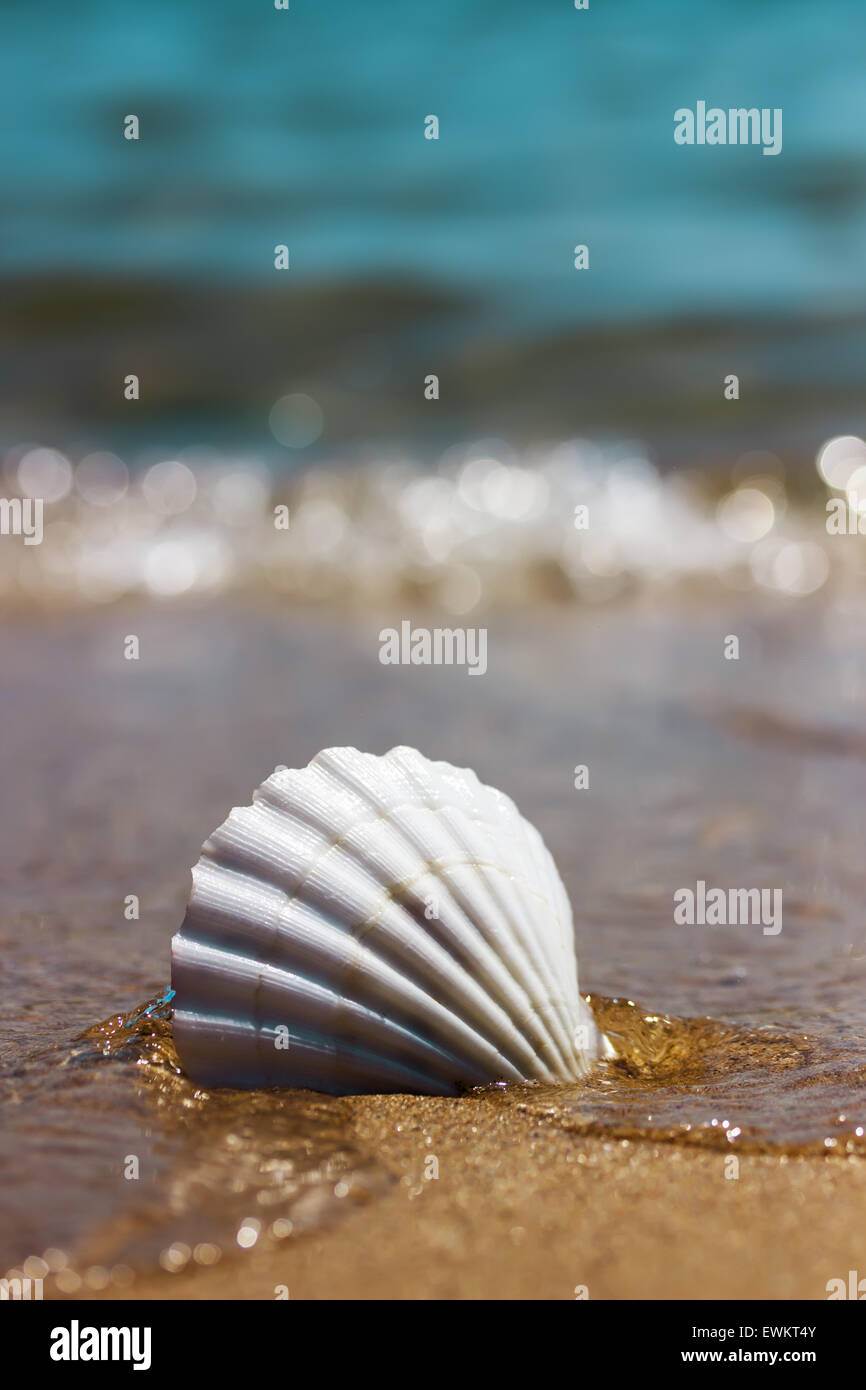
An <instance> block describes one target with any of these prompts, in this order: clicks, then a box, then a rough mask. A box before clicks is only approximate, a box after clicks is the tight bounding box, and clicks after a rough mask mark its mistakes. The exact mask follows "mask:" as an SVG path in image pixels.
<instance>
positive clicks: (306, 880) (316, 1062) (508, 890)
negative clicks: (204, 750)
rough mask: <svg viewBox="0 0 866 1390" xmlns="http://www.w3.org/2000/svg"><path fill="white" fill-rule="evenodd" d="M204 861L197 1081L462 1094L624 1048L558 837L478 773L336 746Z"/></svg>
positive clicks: (183, 995)
mask: <svg viewBox="0 0 866 1390" xmlns="http://www.w3.org/2000/svg"><path fill="white" fill-rule="evenodd" d="M192 874H193V890H192V896H191V897H190V901H189V905H188V907H187V911H186V916H185V918H184V921H183V925H182V926H181V928H180V931H179V932H178V933H177V935H176V936H175V937H174V939H173V941H172V986H173V988H174V990H175V991H176V997H175V1008H174V1037H175V1043H176V1046H177V1050H178V1055H179V1057H180V1061H181V1064H182V1066H183V1068H184V1070H185V1071H186V1072H187V1074H188V1075H189V1076H190V1077H191V1078H192V1079H193V1080H194V1081H197V1082H200V1083H201V1084H203V1085H208V1086H302V1087H307V1088H310V1089H312V1090H316V1091H329V1092H331V1093H332V1094H335V1095H343V1094H347V1093H361V1092H384V1091H407V1092H420V1093H426V1094H434V1095H454V1094H456V1093H457V1092H458V1091H459V1090H460V1088H461V1087H466V1086H472V1085H477V1084H480V1083H486V1082H492V1081H508V1080H519V1079H521V1078H523V1079H537V1080H542V1081H555V1080H569V1079H573V1078H575V1077H579V1076H582V1075H583V1074H584V1073H585V1072H586V1071H587V1070H588V1069H589V1067H590V1066H591V1065H592V1063H593V1062H594V1061H595V1060H596V1059H597V1058H599V1057H600V1056H609V1055H612V1049H611V1047H610V1044H609V1043H608V1041H607V1039H606V1038H604V1037H603V1035H602V1034H601V1033H600V1032H599V1030H598V1028H597V1027H596V1025H595V1022H594V1020H593V1018H592V1014H591V1013H590V1011H589V1008H588V1007H587V1005H586V1003H585V1001H584V1000H583V999H582V998H581V996H580V994H579V992H578V984H577V959H576V956H575V949H574V936H573V930H572V920H571V909H570V907H569V903H568V898H567V896H566V893H565V889H564V888H563V886H562V882H561V880H560V878H559V874H558V873H557V871H556V866H555V865H554V863H553V860H552V858H551V856H550V853H549V852H548V850H547V847H546V846H545V844H544V841H543V840H542V838H541V836H540V835H539V833H538V831H537V830H536V829H535V828H534V826H532V825H530V824H529V822H528V821H526V820H524V819H523V817H522V816H521V815H520V813H519V811H518V810H517V808H516V806H515V805H514V803H513V802H512V801H511V800H510V799H509V798H508V797H507V796H505V795H504V794H503V793H502V792H499V791H496V790H494V789H493V788H492V787H486V786H484V785H483V784H482V783H481V782H479V781H478V778H477V777H476V776H475V774H474V772H470V771H468V770H463V769H459V768H455V767H451V765H450V764H449V763H444V762H437V763H433V762H428V760H427V759H426V758H424V757H422V755H421V754H420V753H418V752H416V751H415V749H413V748H393V749H392V750H391V752H390V753H386V754H385V755H384V757H376V756H374V755H373V754H370V753H359V752H358V751H357V749H355V748H328V749H325V750H324V752H322V753H319V755H318V757H316V758H314V759H313V761H312V762H311V763H310V765H309V766H308V767H306V768H304V769H302V770H300V771H288V770H286V769H283V770H278V771H276V772H274V773H273V774H272V776H270V777H269V778H268V779H267V781H266V782H265V783H264V784H263V785H262V786H261V787H260V788H259V790H258V791H257V792H256V793H255V796H254V798H253V805H252V806H243V807H236V808H235V809H234V810H233V811H232V812H231V814H230V815H229V817H228V820H226V822H225V823H224V824H223V825H221V826H220V828H219V829H218V830H216V831H215V832H214V834H213V835H212V836H211V837H210V839H209V840H207V841H206V842H205V844H204V846H203V848H202V854H201V858H200V859H199V862H198V863H197V864H196V866H195V868H194V869H193V871H192Z"/></svg>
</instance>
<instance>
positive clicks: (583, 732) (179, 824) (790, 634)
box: [0, 595, 866, 1299]
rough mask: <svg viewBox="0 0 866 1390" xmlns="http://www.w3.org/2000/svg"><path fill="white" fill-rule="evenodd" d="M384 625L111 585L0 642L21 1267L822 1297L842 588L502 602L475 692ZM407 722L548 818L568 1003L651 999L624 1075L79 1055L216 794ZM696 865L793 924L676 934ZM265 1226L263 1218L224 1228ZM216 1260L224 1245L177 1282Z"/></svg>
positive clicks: (844, 718)
mask: <svg viewBox="0 0 866 1390" xmlns="http://www.w3.org/2000/svg"><path fill="white" fill-rule="evenodd" d="M389 619H390V620H391V621H393V619H394V614H393V613H383V614H381V615H380V614H376V615H367V616H365V617H363V618H359V617H357V616H352V617H349V616H346V617H340V616H339V615H336V614H334V613H331V614H324V613H313V612H309V613H304V612H303V611H300V610H293V611H291V612H286V611H282V610H281V609H280V608H279V607H278V606H276V605H271V606H262V605H259V606H255V607H254V606H252V605H244V604H242V603H238V604H235V605H227V604H219V605H216V604H214V605H207V604H198V605H192V604H190V605H177V606H173V607H166V608H162V609H161V608H157V607H149V606H144V605H142V606H140V607H138V606H132V605H129V606H124V607H116V608H115V607H112V608H106V609H105V610H101V611H98V612H95V613H93V612H91V613H81V614H75V615H65V616H64V617H62V618H61V617H59V616H58V617H56V618H45V619H43V620H39V621H35V622H34V621H32V620H30V621H28V622H26V623H25V622H21V623H15V622H9V623H7V624H6V626H5V627H4V628H3V629H2V632H0V671H2V681H3V687H4V689H3V693H4V709H5V711H6V720H7V730H8V731H9V732H10V734H13V735H14V736H13V737H11V738H10V739H9V740H8V742H7V745H6V748H5V749H4V767H5V771H6V776H5V778H4V780H3V783H2V785H0V821H2V826H3V831H4V834H3V840H2V845H0V857H2V860H3V863H4V868H5V876H4V887H3V896H2V916H0V925H2V935H3V960H4V983H5V987H4V996H3V999H2V1001H0V1025H2V1053H0V1059H2V1071H0V1089H2V1092H3V1102H4V1116H5V1122H4V1132H3V1133H0V1178H2V1187H0V1192H2V1193H5V1196H3V1197H2V1198H0V1204H2V1216H3V1221H2V1230H3V1236H2V1245H3V1249H2V1255H3V1258H4V1259H5V1262H6V1267H7V1268H8V1267H9V1265H10V1263H11V1262H12V1261H19V1260H20V1261H22V1262H23V1261H24V1260H25V1259H26V1258H27V1256H28V1255H29V1256H31V1257H32V1256H39V1255H40V1254H41V1252H43V1251H44V1250H46V1249H47V1248H48V1247H52V1248H54V1249H57V1248H60V1249H61V1250H62V1251H64V1252H67V1253H68V1255H69V1258H70V1261H71V1263H72V1264H73V1266H74V1267H76V1268H81V1269H85V1267H86V1266H87V1265H88V1263H89V1265H90V1267H91V1272H92V1270H93V1268H94V1267H95V1268H97V1269H99V1270H102V1269H103V1268H104V1269H106V1270H108V1271H109V1273H108V1274H107V1275H106V1276H105V1278H104V1279H103V1278H102V1277H101V1276H100V1277H99V1278H95V1277H94V1279H92V1280H91V1282H90V1283H88V1282H87V1280H85V1282H84V1284H83V1285H82V1286H81V1287H79V1288H76V1289H73V1288H71V1287H69V1288H67V1290H66V1292H67V1294H68V1295H69V1296H73V1297H81V1296H94V1297H100V1298H107V1297H124V1296H126V1297H154V1298H156V1297H160V1298H161V1297H191V1298H210V1297H237V1298H268V1299H271V1298H274V1297H275V1296H276V1294H275V1290H276V1289H277V1288H278V1286H279V1287H285V1288H286V1289H287V1290H288V1292H289V1294H290V1296H291V1297H293V1298H305V1297H310V1298H342V1297H395V1298H399V1297H406V1298H417V1297H473V1298H475V1297H490V1298H500V1297H504V1298H508V1297H520V1298H535V1297H543V1298H573V1297H574V1296H575V1295H574V1290H575V1287H576V1286H578V1285H585V1286H586V1287H587V1289H588V1292H589V1296H590V1298H630V1297H653V1298H681V1297H691V1298H694V1297H700V1298H704V1297H758V1298H791V1297H801V1298H816V1299H821V1298H825V1297H826V1284H827V1281H828V1280H829V1279H832V1278H843V1279H844V1278H847V1274H848V1271H849V1270H850V1269H857V1270H860V1269H863V1270H864V1271H866V1253H864V1251H863V1237H862V1234H861V1233H862V1231H863V1230H864V1229H866V1222H864V1219H863V1218H864V1216H866V1176H864V1174H866V1164H864V1159H863V1158H862V1157H861V1156H860V1152H859V1149H860V1147H861V1144H860V1139H859V1137H857V1136H856V1128H857V1127H861V1128H862V1125H863V1123H864V1122H866V1085H864V1075H866V1052H864V1047H863V1043H862V1027H861V1019H862V998H863V984H864V974H866V946H864V929H866V924H864V921H863V915H862V908H861V902H860V889H861V883H860V874H859V863H860V844H861V839H862V824H861V814H860V811H861V807H862V791H863V783H862V777H863V772H862V756H861V752H860V750H861V749H862V717H861V713H860V710H861V707H862V706H861V696H862V691H863V688H864V662H863V653H864V652H866V642H864V633H863V621H862V618H861V617H860V616H859V614H858V612H857V608H856V605H855V604H853V603H852V604H850V605H848V606H845V604H844V603H842V604H841V605H840V604H839V603H838V602H836V601H834V602H833V603H831V602H830V600H829V599H827V600H825V599H822V600H821V601H820V602H815V603H811V602H808V603H806V602H804V603H801V604H798V605H790V604H787V603H779V602H768V603H767V604H764V605H761V604H759V603H758V602H757V601H756V600H755V599H754V596H747V597H745V598H739V597H737V596H736V595H734V596H731V597H730V598H728V599H725V600H724V602H720V601H718V600H717V601H714V602H713V603H709V602H704V603H698V602H695V603H692V604H682V605H681V606H679V607H678V608H677V610H676V612H674V611H673V609H672V608H671V606H670V605H667V606H659V605H653V604H646V603H644V604H641V603H640V602H635V603H630V604H624V605H619V606H616V607H609V608H607V609H605V610H604V612H603V613H602V612H601V611H600V610H587V609H582V610H579V609H568V610H556V609H550V610H547V611H545V613H544V615H543V617H542V616H541V615H540V614H539V612H536V613H535V614H533V615H532V616H531V617H525V618H505V617H503V616H501V615H500V616H497V617H494V616H491V618H490V620H489V628H490V636H489V651H490V653H491V663H490V672H489V674H488V676H487V677H485V679H484V680H483V681H476V680H471V679H467V676H466V673H465V672H463V671H456V670H448V671H443V670H432V669H427V670H402V669H397V670H392V669H389V668H383V667H382V666H380V665H379V663H378V661H377V656H376V653H377V650H378V644H377V640H376V634H377V633H378V631H379V629H380V627H381V626H382V625H384V623H385V622H387V621H388V620H389ZM433 621H435V618H434V619H433ZM736 631H740V632H741V634H742V635H743V638H744V647H745V651H746V653H747V659H745V660H743V661H741V663H740V664H739V666H738V667H737V668H736V669H734V668H733V666H732V665H731V666H728V665H726V664H725V663H723V662H722V661H721V659H720V656H719V652H720V650H721V642H722V637H723V636H724V634H726V633H729V632H736ZM131 632H132V633H137V634H138V635H139V636H140V639H141V651H142V659H141V661H140V662H139V663H138V664H137V665H134V664H133V663H126V662H124V660H123V657H122V644H123V638H124V636H125V635H126V634H128V633H131ZM401 741H405V742H411V743H415V744H417V745H419V746H420V747H421V748H422V749H423V750H424V751H426V752H427V753H428V754H431V755H433V756H443V757H446V758H449V759H451V760H452V761H454V762H457V763H469V764H471V765H474V766H475V767H476V768H477V770H478V772H479V775H481V776H482V777H483V778H484V779H485V780H488V781H491V782H494V783H497V784H499V785H501V786H503V788H504V789H505V790H507V791H508V792H509V793H510V794H512V795H513V796H514V797H515V799H516V800H517V801H518V804H519V805H520V806H521V809H523V810H524V812H525V813H526V814H527V815H528V816H529V817H530V818H531V819H533V820H534V821H535V822H536V823H537V824H538V826H539V828H540V829H541V831H542V833H543V834H544V836H545V838H546V839H547V841H548V843H549V844H550V847H551V850H552V852H553V854H554V857H555V858H556V860H557V863H558V864H559V866H560V869H561V871H562V873H563V877H564V880H565V882H566V886H567V888H568V890H569V893H570V896H571V898H572V901H573V903H574V907H575V919H576V927H577V933H578V952H579V960H580V965H581V984H582V987H583V988H584V989H585V990H591V991H592V993H593V995H594V996H595V995H597V994H605V995H608V996H614V995H616V994H618V993H619V994H622V995H625V997H628V998H637V999H639V1000H640V1001H641V1003H642V1004H643V1005H644V1006H645V1007H646V1009H648V1010H653V1011H666V1013H667V1014H669V1015H670V1019H671V1020H672V1021H669V1020H667V1019H666V1018H665V1017H664V1016H663V1015H662V1014H661V1013H660V1012H659V1013H657V1012H653V1013H652V1014H651V1015H650V1016H649V1017H650V1018H651V1019H652V1020H653V1021H652V1023H651V1024H650V1025H648V1026H649V1028H650V1033H649V1035H648V1037H647V1038H645V1039H644V1041H643V1042H642V1043H640V1044H639V1045H638V1044H636V1043H635V1040H634V1038H633V1039H632V1040H631V1044H630V1051H629V1050H628V1049H626V1051H627V1052H628V1054H629V1057H630V1066H629V1067H626V1068H625V1069H621V1070H620V1073H619V1074H617V1075H613V1074H611V1075H610V1076H608V1077H605V1076H599V1077H597V1078H595V1079H594V1080H593V1081H592V1082H591V1084H588V1085H586V1086H584V1087H583V1088H576V1087H567V1088H559V1089H558V1088H549V1087H537V1088H534V1087H517V1088H508V1089H507V1091H505V1092H500V1091H498V1090H497V1091H495V1092H493V1093H489V1092H480V1093H473V1094H470V1095H468V1096H466V1097H463V1098H461V1099H459V1100H439V1099H435V1100H434V1099H424V1098H415V1097H366V1098H343V1099H339V1100H336V1099H331V1098H322V1097H313V1096H311V1095H304V1094H302V1093H294V1094H292V1093H289V1094H288V1095H282V1096H280V1095H276V1096H269V1095H267V1094H257V1095H256V1096H255V1097H253V1096H250V1095H238V1094H237V1093H233V1094H227V1095H226V1094H221V1095H218V1096H216V1097H211V1098H208V1097H201V1096H198V1097H196V1096H194V1095H192V1088H190V1087H189V1083H187V1082H185V1081H184V1080H183V1079H182V1078H176V1077H175V1076H174V1074H173V1073H172V1072H171V1071H170V1069H168V1070H166V1069H162V1070H160V1068H159V1067H157V1066H156V1065H155V1064H148V1063H147V1060H146V1059H142V1058H141V1057H139V1058H138V1059H137V1060H136V1059H134V1058H132V1059H130V1058H129V1057H125V1058H124V1057H122V1056H121V1057H108V1058H103V1059H101V1060H100V1059H99V1058H98V1057H96V1058H94V1056H93V1055H92V1053H91V1054H90V1055H86V1054H85V1053H84V1052H82V1051H81V1046H80V1045H79V1044H76V1043H75V1039H76V1038H77V1037H78V1036H79V1035H80V1034H81V1032H82V1030H83V1029H86V1028H87V1027H88V1026H89V1025H92V1024H93V1023H94V1022H95V1021H96V1020H98V1019H100V1018H106V1017H107V1016H108V1015H109V1014H110V1013H112V1011H116V1010H121V1011H122V1010H127V1009H130V1010H131V1009H133V1008H134V1007H135V1006H136V1005H138V1004H139V1003H140V1001H141V1000H143V999H146V998H147V997H148V996H149V995H153V994H155V993H157V992H159V991H161V990H163V989H164V988H165V985H166V983H167V981H168V976H169V963H168V950H169V940H170V936H171V934H172V931H173V930H174V929H175V928H176V926H177V924H178V923H179V921H180V919H181V917H182V914H183V905H184V901H185V897H186V891H187V885H188V872H189V865H190V864H191V863H192V862H193V861H194V860H195V858H196V857H197V854H198V849H199V846H200V844H201V841H202V839H203V838H204V837H205V835H206V834H207V833H208V832H209V831H210V830H211V829H212V828H213V826H215V825H216V824H217V823H218V822H219V821H221V820H222V819H223V817H224V816H225V813H226V811H227V809H228V807H229V806H230V805H232V804H241V803H243V802H245V801H248V800H249V795H250V793H251V791H252V789H253V787H254V786H255V785H256V784H257V783H258V782H259V781H260V780H261V779H262V777H263V776H264V775H266V773H267V772H269V771H270V770H271V769H272V767H273V766H274V765H275V764H276V763H277V762H286V763H296V764H297V763H303V762H305V761H307V759H308V758H309V757H310V756H312V754H313V753H315V752H316V751H317V750H318V749H319V748H320V747H322V746H326V745H327V744H329V743H334V742H353V743H356V744H358V745H359V746H361V747H366V748H369V749H371V750H372V751H381V750H382V749H383V748H386V747H388V746H390V745H391V744H393V743H395V742H401ZM578 762H587V763H589V765H590V767H591V769H592V780H591V799H587V798H584V799H583V800H581V799H580V797H581V794H580V793H576V792H575V790H574V788H573V777H572V773H573V768H574V765H575V764H576V763H578ZM696 877H704V878H706V879H707V881H708V882H715V883H721V884H725V885H727V884H746V885H747V884H750V883H753V882H754V883H765V884H766V883H768V882H769V883H774V882H776V883H780V884H781V885H782V886H783V888H784V892H785V925H784V930H783V931H782V932H781V934H780V935H779V936H778V937H768V936H764V935H763V934H762V933H760V932H757V933H756V932H754V931H752V930H750V929H749V928H743V927H719V928H714V929H712V931H708V930H703V931H698V930H695V929H685V931H684V929H682V928H677V927H675V926H674V925H673V923H672V920H671V912H672V904H671V893H672V891H673V889H674V888H675V887H677V886H678V885H680V884H682V883H689V882H691V883H694V881H695V878H696ZM132 892H134V893H138V894H139V895H140V899H141V915H140V918H139V920H137V921H135V922H128V921H125V919H124V916H123V903H124V899H125V896H126V895H127V894H128V893H132ZM610 1007H611V1006H609V1005H605V1004H603V1003H602V1002H601V1001H599V1008H601V1009H608V1010H609V1009H610ZM688 1016H692V1018H694V1019H696V1020H697V1022H696V1023H693V1024H691V1025H688V1026H686V1025H681V1024H679V1023H678V1022H677V1020H678V1019H682V1018H686V1017H688ZM702 1016H703V1017H704V1018H705V1019H706V1018H707V1017H709V1018H711V1019H716V1020H721V1021H722V1022H721V1023H720V1024H719V1025H718V1026H717V1025H715V1024H706V1023H703V1024H702V1023H701V1021H700V1020H701V1017H702ZM613 1025H616V1026H619V1025H618V1024H617V1020H616V1018H614V1017H613V1016H612V1015H611V1014H610V1013H609V1012H608V1015H607V1019H606V1026H613ZM642 1026H643V1025H642ZM653 1030H656V1031H655V1032H653ZM771 1030H772V1031H771ZM779 1030H781V1031H779ZM725 1124H727V1126H728V1127H729V1129H730V1130H731V1133H732V1138H731V1139H728V1138H727V1137H726V1136H725V1131H724V1129H723V1125H725ZM733 1131H737V1133H736V1136H735V1137H733ZM852 1136H853V1137H852ZM708 1146H709V1147H708ZM130 1152H134V1153H138V1154H139V1156H140V1157H141V1161H142V1178H141V1181H140V1183H139V1184H137V1185H136V1184H131V1183H128V1182H124V1181H123V1179H122V1176H121V1168H122V1163H123V1160H124V1156H125V1155H127V1154H129V1153H130ZM431 1157H433V1158H435V1159H436V1160H437V1163H438V1173H439V1176H438V1177H432V1176H430V1177H425V1160H427V1159H429V1158H431ZM734 1158H735V1159H736V1160H737V1162H738V1164H739V1176H738V1177H733V1176H728V1174H729V1173H731V1160H732V1159H734ZM427 1166H428V1168H429V1166H430V1165H429V1164H428V1165H427ZM254 1213H259V1215H261V1217H262V1220H263V1225H264V1226H266V1227H268V1228H269V1229H267V1230H263V1231H262V1234H261V1237H259V1236H258V1233H255V1239H254V1241H253V1244H252V1247H251V1248H247V1249H239V1248H238V1246H237V1241H236V1234H237V1231H238V1229H239V1227H240V1226H241V1225H242V1224H243V1223H244V1222H245V1221H246V1218H251V1217H252V1216H253V1214H254ZM274 1221H277V1222H279V1221H283V1222H284V1223H290V1224H288V1225H286V1224H284V1226H283V1227H282V1228H281V1229H280V1233H279V1236H274V1235H273V1232H272V1231H271V1230H270V1224H271V1223H272V1222H274ZM172 1242H187V1245H188V1247H189V1248H188V1250H187V1257H186V1258H185V1259H181V1260H180V1262H179V1264H178V1268H179V1270H180V1272H175V1273H171V1272H169V1271H168V1269H167V1268H166V1265H165V1262H163V1264H162V1267H160V1258H161V1257H160V1251H164V1249H165V1247H170V1245H171V1243H172ZM210 1243H213V1244H214V1245H216V1246H218V1247H219V1248H220V1250H221V1251H222V1258H221V1259H220V1260H219V1262H218V1263H216V1264H213V1265H209V1266H208V1265H199V1266H197V1267H196V1268H195V1269H193V1268H192V1265H193V1264H196V1260H195V1258H193V1259H190V1258H189V1249H193V1250H195V1249H199V1247H200V1246H201V1247H205V1248H206V1247H207V1246H208V1245H209V1244H210ZM169 1265H170V1262H169ZM115 1270H122V1271H123V1272H124V1278H123V1279H122V1280H119V1281H118V1282H114V1281H113V1279H112V1278H111V1277H110V1275H111V1273H112V1271H115ZM127 1274H129V1275H130V1277H129V1278H128V1279H127V1277H126V1275H127ZM46 1296H47V1297H57V1296H63V1290H62V1288H60V1287H58V1286H57V1285H55V1282H54V1280H53V1279H49V1280H47V1281H46Z"/></svg>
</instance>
